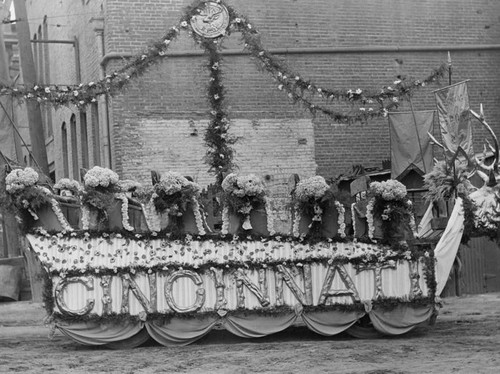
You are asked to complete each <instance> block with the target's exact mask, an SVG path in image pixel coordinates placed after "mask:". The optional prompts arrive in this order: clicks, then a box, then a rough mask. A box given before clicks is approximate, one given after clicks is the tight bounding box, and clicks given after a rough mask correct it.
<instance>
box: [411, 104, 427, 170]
mask: <svg viewBox="0 0 500 374" xmlns="http://www.w3.org/2000/svg"><path fill="white" fill-rule="evenodd" d="M408 101H409V102H410V109H411V114H412V116H413V123H414V124H415V132H416V133H417V141H418V147H419V149H420V158H421V159H422V165H423V167H424V173H425V174H427V168H426V166H425V160H424V152H423V151H422V142H421V141H420V135H419V134H418V124H417V117H416V116H415V111H414V110H413V103H412V101H411V97H409V98H408Z"/></svg>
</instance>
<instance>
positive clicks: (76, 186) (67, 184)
mask: <svg viewBox="0 0 500 374" xmlns="http://www.w3.org/2000/svg"><path fill="white" fill-rule="evenodd" d="M54 189H55V190H58V191H59V193H60V194H61V195H63V194H64V193H63V191H70V192H71V193H72V194H73V195H75V196H76V195H78V194H79V193H80V192H82V190H83V188H82V186H81V185H80V183H79V182H78V181H76V180H74V179H69V178H61V179H59V181H57V183H56V184H54Z"/></svg>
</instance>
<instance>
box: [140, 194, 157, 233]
mask: <svg viewBox="0 0 500 374" xmlns="http://www.w3.org/2000/svg"><path fill="white" fill-rule="evenodd" d="M141 206H142V211H143V212H144V217H145V218H146V224H147V225H148V228H149V230H151V231H154V232H158V231H160V230H161V223H160V216H159V214H158V212H157V211H156V209H155V205H154V202H153V197H151V199H150V200H149V201H148V202H147V203H146V204H141Z"/></svg>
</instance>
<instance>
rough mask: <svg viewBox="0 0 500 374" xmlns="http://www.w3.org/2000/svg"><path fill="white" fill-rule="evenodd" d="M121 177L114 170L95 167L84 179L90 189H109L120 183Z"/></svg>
mask: <svg viewBox="0 0 500 374" xmlns="http://www.w3.org/2000/svg"><path fill="white" fill-rule="evenodd" d="M118 180H119V177H118V174H116V173H115V172H114V171H113V170H111V169H108V168H102V167H100V166H94V167H93V168H92V169H90V170H89V171H88V172H87V174H85V176H84V177H83V183H84V184H85V186H88V187H98V186H100V187H109V186H110V185H115V184H117V183H118Z"/></svg>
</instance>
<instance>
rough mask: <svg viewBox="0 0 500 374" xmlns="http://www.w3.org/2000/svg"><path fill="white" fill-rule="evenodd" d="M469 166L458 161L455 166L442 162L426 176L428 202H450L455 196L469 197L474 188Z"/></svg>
mask: <svg viewBox="0 0 500 374" xmlns="http://www.w3.org/2000/svg"><path fill="white" fill-rule="evenodd" d="M468 174H469V172H468V169H467V166H466V165H464V164H463V163H460V162H458V161H456V162H455V164H454V166H453V165H449V164H448V163H447V162H446V161H440V162H438V163H436V164H435V165H434V167H433V168H432V170H431V171H430V172H428V173H427V174H425V176H424V187H425V188H427V189H428V191H427V192H426V194H425V199H426V200H427V201H431V202H433V201H438V200H449V199H450V198H451V197H454V196H455V194H462V195H464V194H465V195H468V194H469V193H471V192H472V189H473V186H472V184H471V183H470V181H469V180H468Z"/></svg>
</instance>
